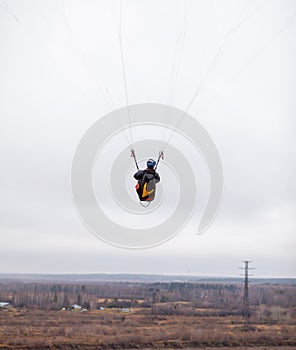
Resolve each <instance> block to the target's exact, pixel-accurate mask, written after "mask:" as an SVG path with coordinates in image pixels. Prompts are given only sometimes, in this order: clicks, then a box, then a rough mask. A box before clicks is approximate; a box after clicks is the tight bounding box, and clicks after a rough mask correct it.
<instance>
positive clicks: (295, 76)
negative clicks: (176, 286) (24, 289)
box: [0, 0, 296, 277]
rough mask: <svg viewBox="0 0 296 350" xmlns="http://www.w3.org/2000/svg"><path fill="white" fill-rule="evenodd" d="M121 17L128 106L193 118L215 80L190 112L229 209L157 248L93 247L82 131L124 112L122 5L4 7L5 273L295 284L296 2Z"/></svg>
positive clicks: (251, 0) (194, 6)
mask: <svg viewBox="0 0 296 350" xmlns="http://www.w3.org/2000/svg"><path fill="white" fill-rule="evenodd" d="M122 5H123V6H122V44H123V52H124V59H125V68H126V76H127V86H128V99H129V103H130V104H137V103H145V102H154V103H164V104H169V105H172V106H175V107H177V108H180V109H186V107H187V106H188V103H189V102H190V100H191V98H192V96H193V94H194V92H195V89H196V88H197V87H198V86H199V85H200V84H201V82H202V81H203V79H204V77H205V76H206V81H205V82H204V83H203V84H202V86H201V92H200V94H199V96H198V98H197V99H195V101H194V103H193V104H192V106H191V108H190V110H189V113H190V114H191V115H192V116H193V117H194V118H196V119H197V120H198V121H199V122H200V123H201V124H202V125H203V126H204V127H205V128H206V130H207V131H208V133H209V134H210V135H211V137H212V139H213V140H214V142H215V144H216V146H217V149H218V150H219V153H220V156H221V160H222V163H223V169H224V177H225V179H224V187H225V188H224V196H223V202H222V206H221V210H220V212H219V214H218V216H217V217H216V219H215V221H214V222H213V224H212V225H211V227H210V228H209V229H208V230H207V231H206V232H205V233H204V234H203V235H200V236H199V235H196V234H195V233H194V232H192V230H191V229H190V228H191V226H190V224H189V225H188V227H187V228H186V227H185V229H184V230H183V231H182V232H181V233H179V234H178V235H177V236H176V237H175V238H173V239H171V240H170V241H168V242H167V243H165V244H163V245H160V246H157V247H154V248H151V249H146V250H136V251H135V250H126V249H120V248H116V247H113V246H110V245H108V244H106V243H104V242H102V241H100V240H99V239H97V238H95V237H94V236H93V235H92V234H91V233H90V232H89V231H88V230H87V229H86V228H85V227H84V225H83V224H82V222H81V221H80V219H79V217H78V215H77V213H76V211H75V209H74V206H73V202H72V195H71V186H70V172H71V164H72V159H73V155H74V152H75V150H76V147H77V145H78V143H79V140H80V139H81V137H82V135H83V134H84V132H85V131H86V130H87V129H88V128H89V127H90V126H91V125H92V124H93V123H94V122H95V121H96V120H97V119H99V118H100V117H102V116H104V115H105V114H106V113H108V112H110V111H112V110H113V109H114V108H119V107H123V106H125V103H126V102H125V91H124V84H123V79H122V76H123V74H122V66H121V58H120V57H121V56H120V46H119V40H118V33H119V22H120V16H119V13H120V11H119V9H120V1H117V0H116V1H115V0H112V1H109V0H108V1H107V0H104V1H102V0H97V1H95V0H87V1H85V0H84V1H82V0H80V1H77V0H71V1H70V0H68V1H67V0H65V1H62V0H26V1H23V0H5V1H3V0H0V52H1V54H0V81H1V83H0V117H1V130H0V159H1V175H0V179H1V181H0V194H1V195H0V213H1V214H0V215H1V221H0V235H1V242H2V243H1V244H0V272H1V273H6V272H7V273H8V272H9V273H10V272H11V273H13V272H15V273H163V274H184V275H187V274H188V275H213V276H224V275H227V276H239V273H240V272H239V270H238V269H237V267H238V266H240V265H241V260H245V259H250V260H252V261H253V266H255V267H256V270H255V275H256V276H258V277H260V276H274V277H275V276H279V277H288V276H289V277H296V270H295V266H296V256H295V251H296V215H295V212H296V186H295V178H296V162H295V159H296V144H295V131H296V125H295V124H296V123H295V111H296V98H295V89H296V66H295V61H296V40H295V35H296V24H295V22H296V18H295V16H296V1H295V0H268V1H264V0H248V1H246V0H233V1H231V0H227V1H226V0H221V1H220V0H217V1H215V0H207V1H205V0H203V1H198V0H195V1H193V0H186V1H185V0H177V1H173V0H170V1H169V0H167V1H166V0H163V1H157V0H154V1H151V0H149V1H148V0H145V1H144V0H140V1H139V0H123V2H122ZM207 72H208V73H207ZM108 93H109V94H110V97H111V100H112V103H111V101H110V98H108V96H107V94H108ZM112 104H113V105H112ZM121 151H122V150H121V149H118V151H117V154H119V153H120V152H121ZM114 153H116V152H113V153H112V156H114ZM189 158H190V157H189ZM127 162H131V164H132V160H131V159H130V158H128V159H127ZM167 162H168V163H169V159H167ZM159 170H160V172H161V167H160V168H159ZM123 178H124V181H125V178H126V174H123ZM108 205H109V206H112V205H113V203H108ZM114 205H115V203H114ZM159 215H161V214H159ZM161 219H162V218H161V217H160V218H159V220H160V221H161Z"/></svg>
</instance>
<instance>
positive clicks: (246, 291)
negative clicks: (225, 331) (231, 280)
mask: <svg viewBox="0 0 296 350" xmlns="http://www.w3.org/2000/svg"><path fill="white" fill-rule="evenodd" d="M250 263H251V261H250V260H244V261H243V264H244V267H241V268H240V269H242V270H244V274H243V276H244V309H243V318H244V324H245V327H247V325H248V322H249V317H250V303H249V276H250V274H249V270H253V269H254V268H253V267H250V266H249V264H250Z"/></svg>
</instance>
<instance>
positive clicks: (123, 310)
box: [121, 307, 131, 313]
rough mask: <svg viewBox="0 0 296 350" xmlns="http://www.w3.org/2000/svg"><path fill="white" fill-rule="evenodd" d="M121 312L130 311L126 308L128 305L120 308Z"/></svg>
mask: <svg viewBox="0 0 296 350" xmlns="http://www.w3.org/2000/svg"><path fill="white" fill-rule="evenodd" d="M121 312H126V313H128V312H131V309H130V308H128V307H123V308H122V309H121Z"/></svg>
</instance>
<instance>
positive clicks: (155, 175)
mask: <svg viewBox="0 0 296 350" xmlns="http://www.w3.org/2000/svg"><path fill="white" fill-rule="evenodd" d="M154 179H155V183H158V182H159V181H160V176H159V174H158V173H155V174H154Z"/></svg>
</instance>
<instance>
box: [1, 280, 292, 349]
mask: <svg viewBox="0 0 296 350" xmlns="http://www.w3.org/2000/svg"><path fill="white" fill-rule="evenodd" d="M0 301H5V302H10V303H11V304H12V305H13V306H14V307H13V308H10V309H0V350H3V349H7V350H8V349H9V350H12V349H13V350H18V349H22V350H29V349H30V350H37V349H38V350H43V349H52V350H57V349H65V350H68V349H81V350H83V349H86V350H95V349H187V350H189V349H193V348H203V349H205V348H208V349H215V348H216V349H218V348H219V349H221V348H223V349H231V348H232V349H233V348H236V349H240V350H242V349H249V348H252V349H261V350H267V349H273V350H275V349H277V350H278V349H281V350H288V349H290V350H292V349H295V350H296V286H295V285H288V284H286V285H284V284H283V285H280V284H273V285H271V284H256V285H252V286H251V288H250V310H249V311H250V313H249V319H248V325H247V327H246V325H244V323H243V319H242V305H243V286H242V285H241V284H227V283H224V284H221V283H182V282H181V283H180V282H171V283H160V282H157V283H121V282H120V283H119V282H118V283H115V282H114V283H96V284H80V283H49V282H48V283H44V282H43V283H41V282H28V283H27V282H21V281H3V282H2V283H1V282H0ZM73 304H79V305H80V306H81V310H83V312H81V311H79V310H78V311H77V310H74V309H73Z"/></svg>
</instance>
